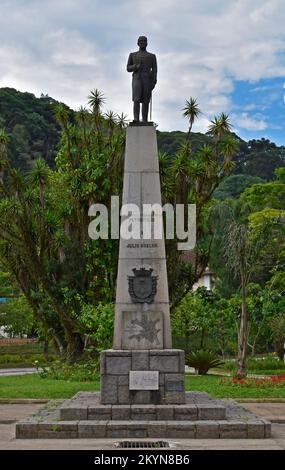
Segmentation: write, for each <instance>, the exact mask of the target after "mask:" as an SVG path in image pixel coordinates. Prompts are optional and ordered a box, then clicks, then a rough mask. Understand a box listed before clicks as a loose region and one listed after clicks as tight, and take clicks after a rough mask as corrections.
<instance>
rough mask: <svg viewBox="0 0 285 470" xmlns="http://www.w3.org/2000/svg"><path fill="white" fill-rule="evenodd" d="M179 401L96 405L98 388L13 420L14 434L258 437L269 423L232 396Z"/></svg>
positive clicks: (189, 395)
mask: <svg viewBox="0 0 285 470" xmlns="http://www.w3.org/2000/svg"><path fill="white" fill-rule="evenodd" d="M185 396H186V403H185V404H183V405H139V404H138V405H102V404H101V403H100V393H99V392H92V393H90V392H79V393H77V394H76V395H75V396H74V397H73V398H71V399H70V400H66V401H65V402H64V403H62V402H60V403H58V402H56V401H54V402H50V403H48V404H47V405H46V407H44V408H43V409H42V410H40V411H39V412H38V414H36V415H34V416H31V417H30V418H26V419H24V420H23V421H20V422H18V423H17V424H16V438H19V439H47V438H54V439H77V438H79V439H82V438H93V439H94V438H118V439H125V438H128V439H130V438H131V439H138V438H144V439H145V438H150V439H151V438H169V439H194V438H197V439H229V438H232V439H247V438H249V439H253V438H257V439H264V438H267V437H270V435H271V423H270V422H269V421H267V420H265V419H263V418H260V417H258V416H256V415H254V414H253V413H251V412H250V411H248V410H246V409H244V408H242V407H241V406H240V405H239V404H238V403H236V402H235V401H233V400H215V399H213V398H211V397H210V396H209V395H208V394H207V393H204V392H186V394H185Z"/></svg>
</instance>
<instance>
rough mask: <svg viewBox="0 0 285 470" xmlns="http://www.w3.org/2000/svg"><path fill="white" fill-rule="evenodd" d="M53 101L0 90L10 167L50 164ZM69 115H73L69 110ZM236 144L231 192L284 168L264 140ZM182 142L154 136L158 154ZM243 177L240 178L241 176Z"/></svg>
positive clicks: (281, 151)
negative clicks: (38, 161) (158, 150)
mask: <svg viewBox="0 0 285 470" xmlns="http://www.w3.org/2000/svg"><path fill="white" fill-rule="evenodd" d="M57 103H58V102H57V101H56V100H54V99H53V98H51V97H49V96H46V95H42V96H41V97H40V98H36V97H35V96H34V95H33V94H32V93H22V92H20V91H17V90H15V89H13V88H0V127H3V128H5V129H6V131H8V133H9V135H10V155H11V159H12V163H13V164H14V165H15V166H17V167H18V168H21V169H22V170H24V171H26V170H28V169H29V168H31V166H32V165H33V161H34V160H35V159H37V158H39V157H43V158H44V159H45V160H46V161H47V162H48V164H49V165H50V166H53V164H54V158H55V155H56V152H57V146H58V143H59V140H60V127H59V125H58V123H57V121H56V119H55V112H54V111H55V105H56V104H57ZM70 112H73V111H71V110H70ZM237 138H238V139H239V141H240V151H239V154H238V155H237V157H236V159H235V160H236V167H235V171H234V175H233V176H230V177H229V178H231V179H232V182H231V190H232V189H233V191H235V188H236V190H237V191H238V192H239V190H240V188H241V186H244V185H245V186H248V185H251V184H253V183H254V182H257V181H259V180H258V178H262V180H267V181H268V180H271V179H274V170H275V168H278V167H280V166H284V165H285V147H284V146H282V147H278V146H277V145H275V144H274V143H273V142H270V141H269V140H267V139H261V140H251V141H249V142H245V141H243V140H242V139H240V138H239V137H238V136H237ZM184 140H185V133H184V132H180V131H173V132H158V145H159V149H160V151H162V152H167V153H169V154H171V155H174V154H175V152H176V151H177V149H178V148H179V146H180V144H181V143H182V142H183V141H184ZM207 140H208V138H207V136H206V135H205V134H201V133H192V135H191V143H192V147H193V149H194V150H196V149H198V148H199V147H201V145H203V144H204V143H207ZM241 175H243V176H241ZM227 180H228V178H227V179H226V181H225V182H224V183H223V185H221V186H220V187H219V190H218V193H217V194H216V195H218V196H219V197H221V198H223V197H224V194H227V192H228V188H227V187H225V186H224V185H225V184H226V183H227Z"/></svg>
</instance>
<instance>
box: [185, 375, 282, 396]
mask: <svg viewBox="0 0 285 470" xmlns="http://www.w3.org/2000/svg"><path fill="white" fill-rule="evenodd" d="M221 379H222V377H220V376H217V375H204V376H198V375H189V374H187V375H186V379H185V380H186V390H191V391H195V392H196V391H197V392H207V393H209V394H210V395H213V396H214V397H217V398H285V382H284V385H282V386H278V387H276V386H274V385H272V386H271V387H266V388H262V387H259V386H256V387H253V386H252V387H250V388H249V387H245V386H243V385H232V384H226V383H221Z"/></svg>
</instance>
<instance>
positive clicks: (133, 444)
mask: <svg viewBox="0 0 285 470" xmlns="http://www.w3.org/2000/svg"><path fill="white" fill-rule="evenodd" d="M115 445H116V447H119V448H121V449H127V448H128V449H130V448H131V449H161V448H165V447H170V446H169V442H166V441H120V442H116V444H115Z"/></svg>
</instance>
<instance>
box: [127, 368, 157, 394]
mask: <svg viewBox="0 0 285 470" xmlns="http://www.w3.org/2000/svg"><path fill="white" fill-rule="evenodd" d="M129 390H159V372H158V371H145V370H131V371H130V374H129Z"/></svg>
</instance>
